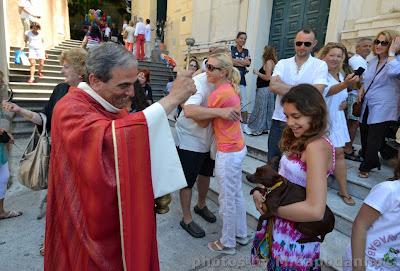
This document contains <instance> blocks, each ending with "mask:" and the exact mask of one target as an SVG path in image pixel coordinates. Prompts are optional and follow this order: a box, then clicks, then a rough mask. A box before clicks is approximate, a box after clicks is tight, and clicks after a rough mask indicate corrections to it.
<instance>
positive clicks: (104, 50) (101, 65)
mask: <svg viewBox="0 0 400 271" xmlns="http://www.w3.org/2000/svg"><path fill="white" fill-rule="evenodd" d="M134 67H137V61H136V59H135V57H134V56H133V55H132V53H131V52H129V51H128V50H127V49H125V47H123V46H122V45H119V44H116V43H114V42H105V43H102V44H101V45H99V46H97V47H93V48H90V49H89V54H88V56H87V59H86V70H87V75H90V74H93V75H94V76H96V77H97V78H99V79H100V80H101V81H103V82H107V81H108V80H110V79H111V78H112V70H113V69H114V68H134ZM88 83H89V82H88Z"/></svg>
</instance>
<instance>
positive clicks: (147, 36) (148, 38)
mask: <svg viewBox="0 0 400 271" xmlns="http://www.w3.org/2000/svg"><path fill="white" fill-rule="evenodd" d="M144 38H145V40H146V41H147V42H148V41H151V25H150V24H146V27H145V32H144Z"/></svg>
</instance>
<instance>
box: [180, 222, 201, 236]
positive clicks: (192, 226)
mask: <svg viewBox="0 0 400 271" xmlns="http://www.w3.org/2000/svg"><path fill="white" fill-rule="evenodd" d="M180 224H181V227H182V228H183V229H184V230H185V231H187V232H188V233H189V234H190V235H191V236H193V237H194V238H202V237H204V236H205V235H206V233H205V231H204V230H203V229H202V228H201V227H200V226H199V225H197V224H196V223H195V222H194V221H192V222H190V223H189V224H186V223H185V222H183V220H181V222H180Z"/></svg>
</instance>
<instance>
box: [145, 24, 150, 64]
mask: <svg viewBox="0 0 400 271" xmlns="http://www.w3.org/2000/svg"><path fill="white" fill-rule="evenodd" d="M151 31H152V29H151V25H150V19H146V30H145V32H144V38H145V41H146V46H145V59H150V56H151Z"/></svg>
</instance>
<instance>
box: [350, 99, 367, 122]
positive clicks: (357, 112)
mask: <svg viewBox="0 0 400 271" xmlns="http://www.w3.org/2000/svg"><path fill="white" fill-rule="evenodd" d="M363 102H364V98H363V99H362V100H361V102H359V101H357V102H355V103H353V108H352V115H353V116H354V117H358V118H359V117H360V116H361V108H362V104H363Z"/></svg>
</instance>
